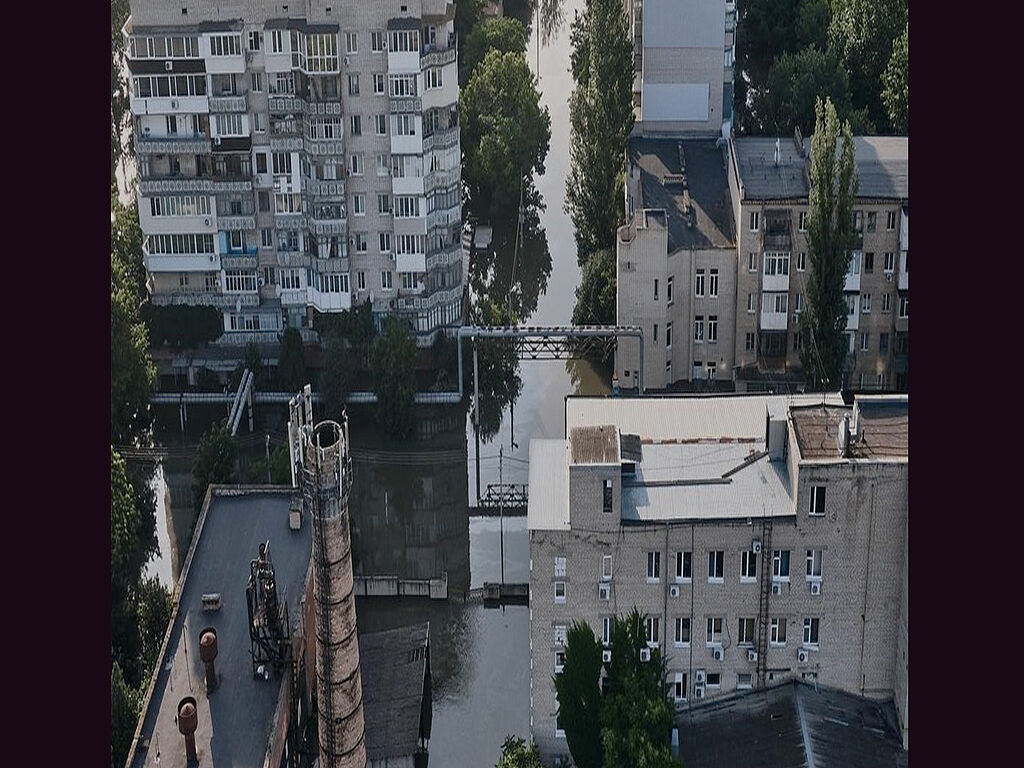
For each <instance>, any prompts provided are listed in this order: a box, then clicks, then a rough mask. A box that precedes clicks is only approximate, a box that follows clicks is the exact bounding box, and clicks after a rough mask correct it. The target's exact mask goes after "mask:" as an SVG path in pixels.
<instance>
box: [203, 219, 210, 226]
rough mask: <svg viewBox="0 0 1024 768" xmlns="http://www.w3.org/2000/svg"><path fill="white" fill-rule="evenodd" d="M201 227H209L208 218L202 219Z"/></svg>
mask: <svg viewBox="0 0 1024 768" xmlns="http://www.w3.org/2000/svg"><path fill="white" fill-rule="evenodd" d="M203 226H205V227H208V226H210V219H209V218H206V219H203Z"/></svg>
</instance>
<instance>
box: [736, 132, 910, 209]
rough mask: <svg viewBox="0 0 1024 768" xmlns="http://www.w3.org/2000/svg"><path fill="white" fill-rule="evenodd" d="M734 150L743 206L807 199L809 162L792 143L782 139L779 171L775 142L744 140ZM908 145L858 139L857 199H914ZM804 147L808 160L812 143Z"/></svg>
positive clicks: (900, 139)
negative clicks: (806, 168) (753, 202)
mask: <svg viewBox="0 0 1024 768" xmlns="http://www.w3.org/2000/svg"><path fill="white" fill-rule="evenodd" d="M732 145H733V154H734V156H735V159H736V167H737V172H738V174H739V177H740V182H741V184H742V186H743V189H742V197H743V199H744V200H787V199H793V198H798V199H799V198H806V197H807V193H808V186H807V184H808V182H807V177H806V176H805V175H804V162H805V160H804V158H803V157H801V156H800V152H799V150H798V149H797V146H796V142H795V141H794V140H793V138H792V137H786V136H783V137H781V138H779V139H778V146H779V150H780V151H779V163H778V165H776V164H775V147H776V138H774V137H763V136H742V137H739V138H736V139H733V142H732ZM909 145H910V140H909V139H908V138H907V137H906V136H854V138H853V147H854V160H855V162H856V163H857V173H858V176H859V179H860V184H859V186H858V190H857V196H858V197H860V198H869V197H870V198H879V197H880V198H890V199H901V200H906V199H909V198H910V178H909V170H908V160H907V153H908V149H909ZM803 147H804V154H806V155H809V154H810V147H811V141H810V139H809V138H806V139H804V140H803ZM837 151H838V150H837Z"/></svg>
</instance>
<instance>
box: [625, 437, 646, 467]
mask: <svg viewBox="0 0 1024 768" xmlns="http://www.w3.org/2000/svg"><path fill="white" fill-rule="evenodd" d="M642 451H643V448H642V447H641V444H640V435H619V454H620V456H621V458H622V461H643V453H642Z"/></svg>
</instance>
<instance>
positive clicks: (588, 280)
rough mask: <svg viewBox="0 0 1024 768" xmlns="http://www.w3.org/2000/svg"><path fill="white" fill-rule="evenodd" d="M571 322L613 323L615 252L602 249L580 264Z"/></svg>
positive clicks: (587, 323) (582, 323)
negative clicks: (581, 266) (580, 270)
mask: <svg viewBox="0 0 1024 768" xmlns="http://www.w3.org/2000/svg"><path fill="white" fill-rule="evenodd" d="M572 324H573V325H615V252H614V251H611V250H609V249H607V248H602V249H601V250H599V251H597V252H596V253H594V255H593V256H591V257H590V259H589V260H588V261H587V263H586V264H584V265H583V275H582V277H581V278H580V284H579V286H577V288H576V306H575V307H574V308H573V310H572Z"/></svg>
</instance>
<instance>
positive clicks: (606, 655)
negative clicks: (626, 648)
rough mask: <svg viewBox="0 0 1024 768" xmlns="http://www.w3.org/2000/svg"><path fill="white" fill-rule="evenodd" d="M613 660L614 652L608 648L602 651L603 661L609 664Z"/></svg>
mask: <svg viewBox="0 0 1024 768" xmlns="http://www.w3.org/2000/svg"><path fill="white" fill-rule="evenodd" d="M611 660H612V652H611V651H610V650H608V649H605V650H603V651H601V661H603V662H604V663H605V664H608V663H609V662H610V661H611Z"/></svg>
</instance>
